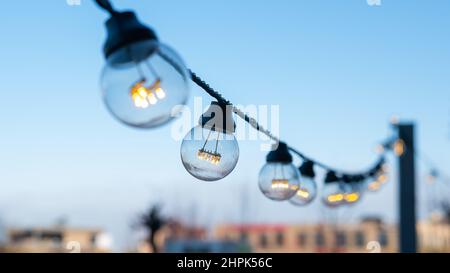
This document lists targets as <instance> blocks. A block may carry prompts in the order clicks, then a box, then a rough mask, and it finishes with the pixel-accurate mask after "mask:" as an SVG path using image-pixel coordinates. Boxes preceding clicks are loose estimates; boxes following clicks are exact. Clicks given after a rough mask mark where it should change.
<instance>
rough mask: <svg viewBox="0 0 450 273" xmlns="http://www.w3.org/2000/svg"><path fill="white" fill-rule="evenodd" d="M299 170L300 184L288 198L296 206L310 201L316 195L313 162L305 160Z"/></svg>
mask: <svg viewBox="0 0 450 273" xmlns="http://www.w3.org/2000/svg"><path fill="white" fill-rule="evenodd" d="M299 171H300V174H301V179H300V186H299V188H298V190H297V192H296V193H295V195H294V196H293V197H292V198H291V199H289V202H290V203H291V204H293V205H296V206H304V205H307V204H309V203H311V202H312V201H313V200H314V199H315V198H316V195H317V185H316V181H314V176H315V173H314V164H313V162H311V161H305V162H304V163H303V165H302V166H301V167H300V168H299Z"/></svg>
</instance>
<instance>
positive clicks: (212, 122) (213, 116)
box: [199, 101, 236, 134]
mask: <svg viewBox="0 0 450 273" xmlns="http://www.w3.org/2000/svg"><path fill="white" fill-rule="evenodd" d="M199 125H200V126H202V127H203V128H206V129H210V130H212V131H217V132H221V133H225V134H234V132H235V131H236V123H235V122H234V119H233V111H232V108H231V106H230V105H226V104H223V103H219V102H217V101H213V102H211V105H210V106H209V108H208V110H207V111H206V112H205V113H204V114H203V115H202V116H201V117H200V120H199Z"/></svg>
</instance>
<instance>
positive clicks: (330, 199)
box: [327, 193, 344, 203]
mask: <svg viewBox="0 0 450 273" xmlns="http://www.w3.org/2000/svg"><path fill="white" fill-rule="evenodd" d="M327 200H328V202H329V203H337V202H341V201H342V200H344V195H343V194H342V193H337V194H330V195H328V197H327Z"/></svg>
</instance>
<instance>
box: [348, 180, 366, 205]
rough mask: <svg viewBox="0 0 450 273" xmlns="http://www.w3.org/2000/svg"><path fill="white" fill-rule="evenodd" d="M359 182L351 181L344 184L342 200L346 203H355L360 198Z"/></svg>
mask: <svg viewBox="0 0 450 273" xmlns="http://www.w3.org/2000/svg"><path fill="white" fill-rule="evenodd" d="M360 184H361V183H357V182H352V183H348V184H346V185H345V191H344V200H345V202H346V203H347V204H355V203H357V202H358V201H360V200H361V197H362V190H361V187H360Z"/></svg>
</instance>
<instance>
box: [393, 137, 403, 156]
mask: <svg viewBox="0 0 450 273" xmlns="http://www.w3.org/2000/svg"><path fill="white" fill-rule="evenodd" d="M393 150H394V153H395V155H396V156H402V155H403V154H404V153H405V142H404V141H403V140H402V139H397V140H396V141H395V142H394V144H393Z"/></svg>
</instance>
